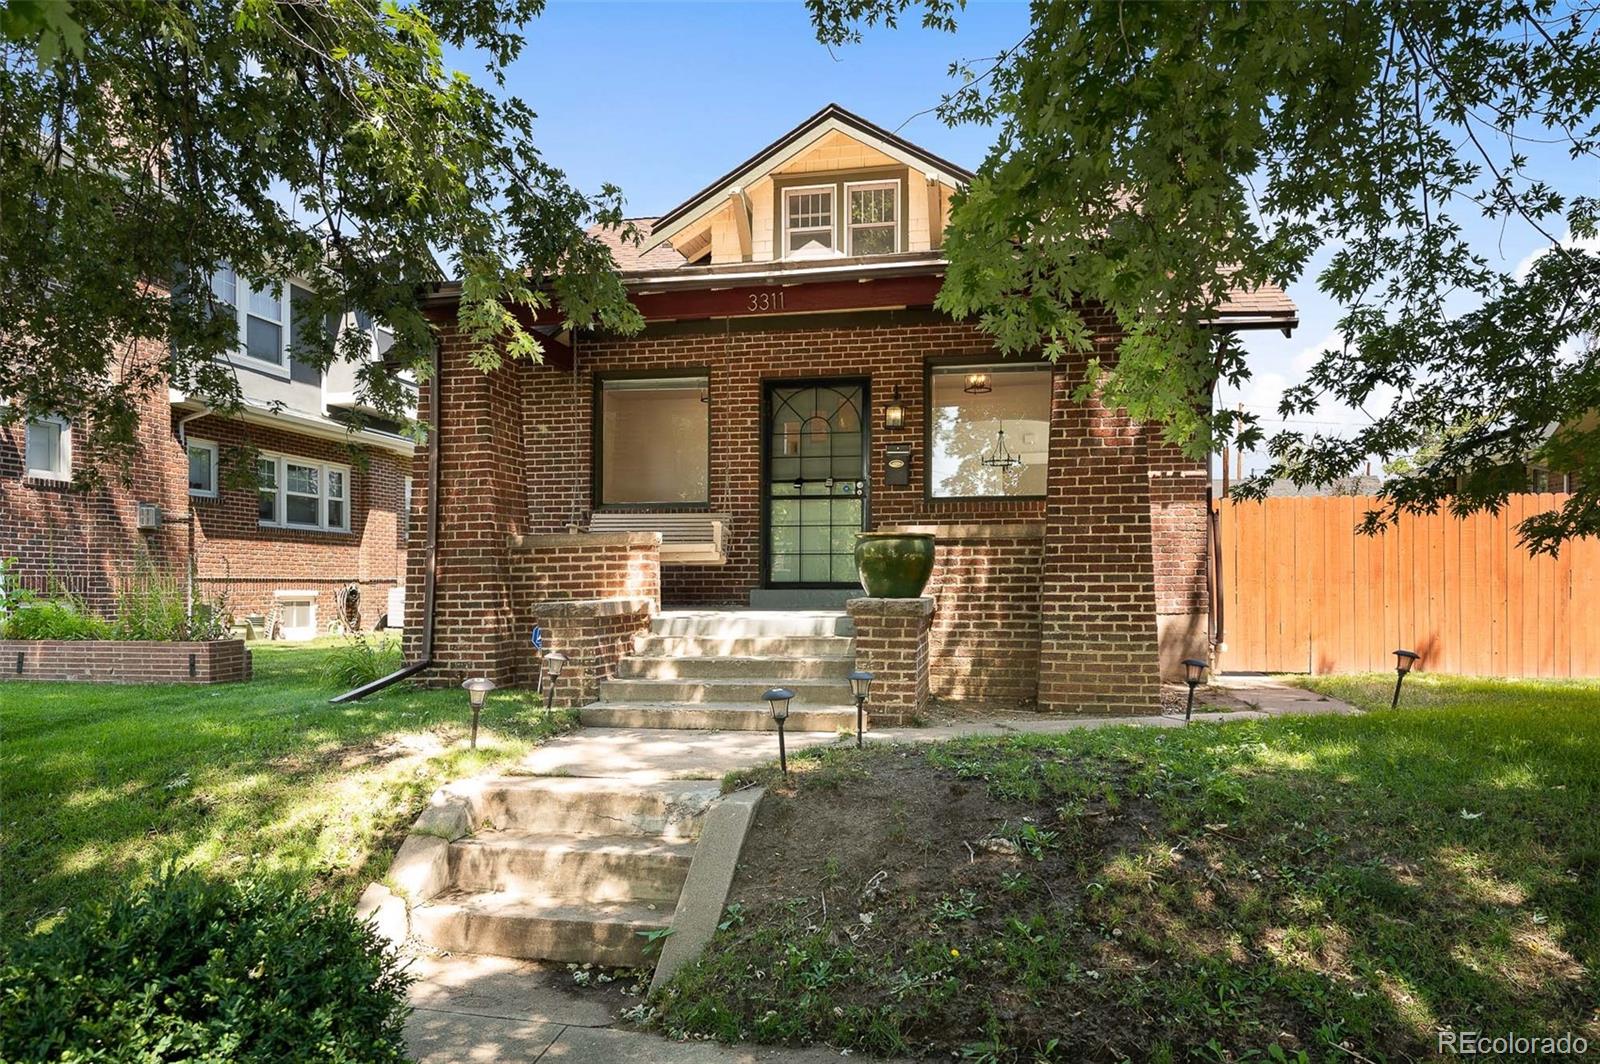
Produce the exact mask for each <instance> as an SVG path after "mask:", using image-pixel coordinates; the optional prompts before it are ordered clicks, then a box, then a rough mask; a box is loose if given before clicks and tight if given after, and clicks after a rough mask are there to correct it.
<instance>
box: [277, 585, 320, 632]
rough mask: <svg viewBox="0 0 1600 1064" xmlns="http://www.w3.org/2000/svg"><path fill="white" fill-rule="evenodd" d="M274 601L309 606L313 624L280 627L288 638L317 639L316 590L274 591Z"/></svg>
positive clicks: (282, 603) (283, 604) (282, 604)
mask: <svg viewBox="0 0 1600 1064" xmlns="http://www.w3.org/2000/svg"><path fill="white" fill-rule="evenodd" d="M272 598H273V601H275V602H276V603H277V604H278V605H280V606H289V605H302V604H303V605H305V606H307V607H309V612H310V615H311V625H310V627H308V628H288V627H283V628H280V629H279V631H281V632H282V633H283V638H284V639H285V640H286V641H287V640H301V639H315V638H316V637H317V593H316V592H315V591H293V590H290V591H274V592H273V593H272Z"/></svg>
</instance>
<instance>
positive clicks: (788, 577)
mask: <svg viewBox="0 0 1600 1064" xmlns="http://www.w3.org/2000/svg"><path fill="white" fill-rule="evenodd" d="M866 399H867V397H866V385H865V384H864V383H862V382H860V381H825V382H820V383H806V384H772V385H769V386H768V388H767V406H766V433H767V439H766V452H767V468H766V476H765V477H764V478H763V481H764V487H765V491H766V496H767V522H766V523H767V550H766V582H767V584H768V586H782V587H795V586H800V587H836V586H845V587H850V586H855V585H856V584H857V577H856V563H855V546H856V533H857V532H860V531H861V530H862V528H864V527H865V521H866V485H867V465H866V461H867V446H866V422H865V414H866V410H867V405H866Z"/></svg>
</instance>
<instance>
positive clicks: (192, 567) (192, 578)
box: [178, 408, 222, 635]
mask: <svg viewBox="0 0 1600 1064" xmlns="http://www.w3.org/2000/svg"><path fill="white" fill-rule="evenodd" d="M209 413H211V411H210V410H207V409H204V408H202V409H200V410H196V411H194V412H193V413H191V414H185V415H183V416H182V417H180V418H179V419H178V446H179V447H182V448H183V453H184V460H185V461H186V462H187V461H188V455H189V430H188V425H189V422H191V421H193V420H194V419H195V418H199V417H205V416H206V415H207V414H209ZM213 453H215V452H213ZM216 466H217V463H216V462H213V463H212V469H211V486H212V488H213V489H215V488H216V487H217V486H218V481H219V479H220V478H221V476H222V471H221V470H220V469H218V468H216ZM185 475H187V474H185ZM183 505H184V521H183V523H184V524H185V525H186V526H187V528H188V533H189V549H188V552H187V564H186V565H185V566H184V573H183V620H184V623H185V624H186V625H188V626H189V629H190V634H191V635H193V632H194V585H195V583H196V582H197V580H196V577H197V575H198V572H199V566H198V565H197V564H196V562H195V557H194V554H195V537H194V525H195V520H194V496H193V495H192V494H190V493H189V492H188V491H187V490H185V491H184V493H183Z"/></svg>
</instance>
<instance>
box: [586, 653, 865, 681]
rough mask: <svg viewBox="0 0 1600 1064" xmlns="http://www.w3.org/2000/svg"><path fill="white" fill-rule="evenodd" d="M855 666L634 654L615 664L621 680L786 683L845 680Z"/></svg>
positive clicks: (835, 661)
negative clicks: (792, 681)
mask: <svg viewBox="0 0 1600 1064" xmlns="http://www.w3.org/2000/svg"><path fill="white" fill-rule="evenodd" d="M854 667H855V663H854V661H852V660H851V659H850V658H801V657H732V656H729V657H696V656H687V657H677V656H667V657H664V656H656V655H642V654H635V655H630V656H628V657H625V658H623V659H622V660H621V661H619V662H618V663H617V678H618V679H622V680H749V681H751V682H752V683H767V682H768V681H772V683H774V684H777V683H780V682H781V683H787V682H788V681H790V680H837V679H846V680H847V679H848V678H849V676H850V671H851V670H852V669H853V668H854Z"/></svg>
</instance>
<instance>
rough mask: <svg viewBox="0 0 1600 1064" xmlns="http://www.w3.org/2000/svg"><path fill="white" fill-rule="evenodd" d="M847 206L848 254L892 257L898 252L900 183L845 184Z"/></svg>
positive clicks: (846, 252)
mask: <svg viewBox="0 0 1600 1064" xmlns="http://www.w3.org/2000/svg"><path fill="white" fill-rule="evenodd" d="M844 188H845V195H846V196H847V197H849V203H850V225H849V229H848V232H847V234H846V242H845V244H846V249H847V250H846V251H845V254H847V255H852V256H853V255H893V254H894V253H895V252H896V251H899V250H900V211H899V204H900V182H899V181H871V182H865V181H864V182H859V183H850V184H847V185H845V187H844Z"/></svg>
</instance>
